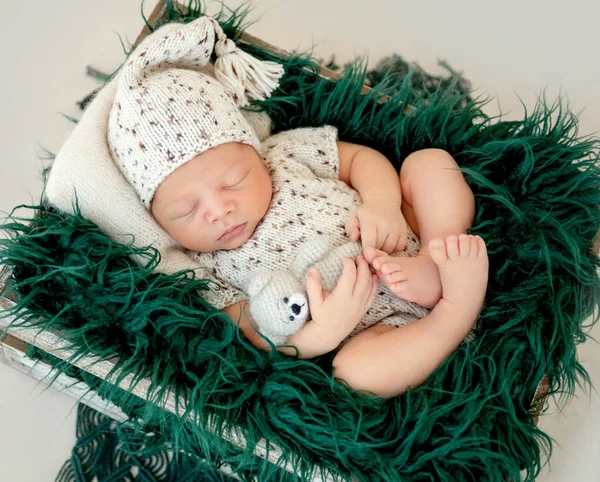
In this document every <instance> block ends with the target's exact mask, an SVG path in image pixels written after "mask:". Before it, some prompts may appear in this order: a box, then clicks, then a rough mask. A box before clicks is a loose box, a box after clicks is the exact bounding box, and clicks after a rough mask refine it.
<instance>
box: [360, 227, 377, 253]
mask: <svg viewBox="0 0 600 482" xmlns="http://www.w3.org/2000/svg"><path fill="white" fill-rule="evenodd" d="M360 237H361V239H362V247H363V251H364V250H365V249H366V248H367V247H368V246H373V247H374V248H378V246H377V225H376V224H374V223H368V224H366V223H364V224H363V223H361V226H360Z"/></svg>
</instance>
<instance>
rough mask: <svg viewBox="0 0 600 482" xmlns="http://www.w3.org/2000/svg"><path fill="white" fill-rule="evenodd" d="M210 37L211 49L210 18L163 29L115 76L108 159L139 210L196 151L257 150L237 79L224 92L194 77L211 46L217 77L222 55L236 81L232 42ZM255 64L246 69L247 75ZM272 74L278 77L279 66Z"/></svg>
mask: <svg viewBox="0 0 600 482" xmlns="http://www.w3.org/2000/svg"><path fill="white" fill-rule="evenodd" d="M216 28H218V29H220V27H218V26H217V27H216ZM217 34H218V35H219V37H220V38H219V41H218V42H217V44H216V45H215V22H214V20H212V19H211V18H210V17H200V18H199V19H197V20H195V21H193V22H191V23H189V24H179V23H173V24H168V25H165V26H163V27H162V28H160V29H158V30H157V31H156V32H154V33H153V34H152V35H150V36H148V37H147V38H146V39H144V41H143V42H142V43H141V44H140V45H139V46H138V47H137V49H136V50H135V51H134V53H133V54H132V55H131V56H130V58H129V59H128V60H127V63H126V64H125V65H124V66H123V69H122V71H121V73H120V79H119V84H118V88H117V93H116V96H115V100H114V104H113V106H112V109H111V112H110V118H109V125H108V141H109V146H110V151H111V154H112V156H113V157H114V159H115V162H116V163H117V165H118V166H119V169H120V170H121V172H122V173H123V175H124V176H125V178H126V179H127V180H128V181H129V183H130V184H131V185H132V186H133V187H134V189H135V190H136V192H137V194H138V196H139V197H140V199H141V201H142V203H143V204H144V206H145V207H146V208H149V207H150V203H151V202H152V198H153V196H154V193H155V192H156V189H157V188H158V186H159V185H160V184H161V183H162V181H164V180H165V179H166V178H167V176H168V175H169V174H171V173H172V172H173V171H174V170H175V169H177V168H178V167H180V166H181V165H183V164H184V163H186V162H188V161H189V160H191V159H193V158H194V157H195V156H197V155H198V154H200V153H202V152H204V151H206V150H208V149H210V148H212V147H216V146H219V145H221V144H225V143H228V142H240V143H244V144H248V145H251V146H253V147H254V148H255V149H258V148H259V144H260V143H259V140H258V138H257V136H256V134H255V133H254V131H253V130H252V128H251V127H250V125H249V124H248V122H247V121H246V119H245V118H244V116H243V115H242V113H241V111H240V109H239V107H238V105H240V104H241V101H240V99H241V95H242V94H240V93H239V92H236V91H235V90H234V87H235V86H236V85H238V84H240V82H238V83H236V80H237V79H233V80H232V81H231V82H229V83H228V85H227V87H226V86H225V85H223V83H222V82H221V81H219V80H216V79H215V78H213V77H210V76H208V75H205V74H203V73H201V72H200V69H202V68H203V67H204V66H206V65H207V64H208V63H209V61H210V58H211V54H212V53H213V49H215V50H216V51H217V54H218V55H219V58H218V60H217V66H216V68H215V75H216V76H217V78H218V79H221V80H225V79H226V77H227V76H226V75H224V74H223V73H222V66H220V65H219V63H218V62H219V60H221V59H222V58H223V57H233V58H234V60H233V62H234V63H235V65H234V67H236V68H237V70H236V69H235V68H233V70H232V71H233V72H235V74H236V75H237V76H238V77H239V76H241V73H242V71H243V68H244V65H243V61H244V60H241V61H240V60H239V59H238V57H239V55H236V54H238V52H239V51H238V50H237V48H236V47H235V44H234V43H233V42H232V41H230V40H228V39H226V38H225V37H224V35H223V33H222V31H220V30H218V31H217ZM240 55H241V54H240ZM244 55H246V57H245V59H248V58H251V57H250V56H249V55H247V54H244ZM236 62H237V63H236ZM240 62H242V64H241V65H240V64H239V63H240ZM253 62H259V61H258V60H256V59H254V60H253ZM230 63H231V62H230ZM267 64H269V63H267ZM270 64H273V65H275V66H277V64H275V63H274V62H271V63H270ZM220 67H221V68H220ZM261 67H262V65H251V69H254V70H259V69H260V68H261ZM279 69H280V72H279V75H280V74H282V73H283V68H281V66H279ZM230 70H231V69H230ZM244 82H249V81H248V80H247V79H245V80H244ZM230 84H231V85H232V86H234V87H231V86H230ZM274 85H276V84H274ZM238 86H239V85H238ZM242 92H243V87H242ZM244 102H246V100H245V98H244ZM242 105H243V104H242Z"/></svg>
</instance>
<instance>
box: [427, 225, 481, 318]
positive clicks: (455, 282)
mask: <svg viewBox="0 0 600 482" xmlns="http://www.w3.org/2000/svg"><path fill="white" fill-rule="evenodd" d="M429 253H430V254H431V258H432V259H433V261H434V262H435V263H436V264H437V266H438V269H439V271H440V278H441V280H442V300H440V303H441V302H442V301H443V300H446V302H449V303H450V304H451V309H452V310H453V311H454V310H457V311H459V312H460V313H461V316H462V317H463V318H467V319H469V320H470V322H474V321H475V320H476V319H477V316H478V315H479V311H480V310H481V307H482V305H483V300H484V298H485V292H486V289H487V282H488V256H487V249H486V247H485V243H484V241H483V239H481V238H480V237H479V236H471V235H466V234H461V235H460V236H458V237H457V236H448V238H447V239H446V241H444V240H442V239H433V240H432V241H431V242H430V243H429Z"/></svg>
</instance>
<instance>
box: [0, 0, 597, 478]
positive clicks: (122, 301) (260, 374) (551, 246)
mask: <svg viewBox="0 0 600 482" xmlns="http://www.w3.org/2000/svg"><path fill="white" fill-rule="evenodd" d="M171 14H172V18H173V19H181V15H179V14H178V13H177V12H176V11H175V10H173V9H172V10H171ZM195 14H196V15H197V14H199V11H196V12H195ZM240 21H241V19H240V16H239V15H237V14H236V13H235V12H234V14H233V15H232V17H231V18H230V19H229V20H228V22H229V23H228V25H234V24H235V25H239V22H240ZM249 50H251V51H252V52H253V53H254V54H255V55H258V56H260V57H262V58H272V56H271V55H269V54H266V53H265V52H262V51H261V50H260V49H257V48H249ZM284 63H285V67H286V76H285V77H284V80H283V83H282V85H281V88H280V89H278V91H277V92H276V93H275V95H274V96H273V97H272V98H271V99H269V100H268V101H266V102H263V103H262V105H263V106H264V108H265V109H266V110H267V112H268V113H269V114H270V115H271V116H272V117H273V119H274V122H275V126H276V129H277V130H282V129H289V128H294V127H300V126H308V125H323V124H332V125H335V126H336V127H338V129H339V134H340V138H341V139H343V140H347V141H353V142H357V143H362V144H365V145H369V146H373V147H376V148H377V149H379V150H380V151H381V152H383V153H384V154H386V155H387V156H388V157H389V159H390V160H391V161H392V162H393V163H394V166H395V167H396V168H399V167H400V165H401V164H402V160H403V159H404V158H405V157H406V156H407V155H408V154H409V153H411V152H413V151H416V150H418V149H422V148H426V147H437V148H442V149H446V150H448V151H449V152H450V153H452V154H453V155H454V157H455V158H456V160H457V161H458V163H459V164H460V165H461V166H462V167H463V168H464V171H465V173H466V177H467V180H468V182H469V184H470V185H471V187H472V189H473V191H474V193H475V197H476V201H477V213H476V219H475V222H474V225H473V228H472V232H473V233H475V234H479V235H481V236H482V237H483V238H484V239H485V241H486V243H487V246H488V251H489V254H490V263H491V273H490V284H489V289H488V294H487V298H486V306H485V308H484V310H483V312H482V314H481V318H480V322H479V328H480V329H479V336H478V338H477V339H476V341H474V342H472V343H469V344H466V345H462V346H461V347H459V348H458V349H457V350H456V351H455V353H453V354H452V355H451V356H450V357H449V359H448V360H447V361H446V362H445V363H444V364H443V365H442V366H441V367H440V368H439V369H438V370H436V371H435V372H434V373H433V374H432V375H431V376H430V377H429V379H428V380H427V381H426V383H424V384H423V385H422V386H421V387H419V388H417V389H415V390H411V391H409V392H408V393H407V394H405V395H403V396H401V397H397V398H395V399H393V400H381V399H376V398H371V397H367V396H364V395H361V394H360V393H357V392H354V391H352V390H349V389H347V388H344V387H343V386H342V385H341V384H339V383H336V382H335V381H334V380H333V378H332V377H331V355H329V356H324V357H321V358H319V359H317V360H314V361H301V360H295V359H291V358H287V357H285V356H282V355H279V354H268V353H264V352H261V351H259V350H256V349H255V348H253V347H252V346H251V345H250V344H248V343H247V342H246V341H245V339H244V338H243V335H241V333H240V332H239V330H237V329H236V328H235V327H234V326H233V324H232V323H231V322H230V320H229V319H228V318H227V317H226V316H225V315H223V314H221V313H219V312H218V311H217V310H215V309H214V308H213V307H211V306H209V305H208V304H207V303H205V302H204V301H202V299H201V298H200V297H199V296H198V295H197V291H198V290H204V289H206V288H207V287H206V284H205V283H204V282H203V281H202V280H195V279H189V278H187V277H186V273H179V274H176V275H172V276H165V275H160V274H153V273H152V268H153V267H154V266H155V263H156V261H157V258H158V253H157V252H156V251H155V250H153V249H151V248H147V249H144V250H134V248H132V247H131V246H125V245H122V244H118V243H114V242H112V241H110V240H109V239H108V238H107V237H106V236H104V235H103V234H102V233H101V232H100V230H99V229H98V228H97V227H96V226H95V225H93V224H92V223H90V222H89V221H87V220H85V219H83V218H82V217H81V216H80V215H75V216H67V215H64V214H61V213H59V212H56V211H54V210H52V209H50V208H48V207H46V206H29V207H26V208H27V209H30V210H31V211H32V213H31V214H30V215H27V216H25V219H22V218H21V219H17V220H15V222H9V223H7V224H5V225H4V226H3V229H4V231H5V232H7V233H9V234H11V235H12V236H11V239H9V240H6V241H1V243H2V245H1V247H2V251H1V253H0V263H3V264H7V265H10V266H12V267H13V268H14V273H15V278H16V280H17V284H16V287H15V288H16V292H17V294H18V296H19V304H18V306H17V307H16V308H15V309H14V310H13V311H14V312H15V313H16V314H18V316H19V317H20V318H19V323H22V324H27V323H32V324H34V325H36V326H39V327H40V328H44V329H48V328H52V329H57V330H62V331H63V337H64V338H65V339H66V340H68V341H70V342H71V344H72V346H73V347H74V348H75V350H76V353H75V354H74V355H73V357H71V361H73V360H75V359H77V358H78V357H81V356H85V355H88V354H90V353H94V354H96V355H99V356H100V357H102V358H112V357H113V356H114V354H118V355H119V361H118V363H117V370H116V372H117V373H118V374H119V376H120V377H124V376H126V375H127V374H129V373H136V374H137V375H138V380H139V378H141V377H150V378H151V380H152V392H151V397H150V398H151V400H150V401H149V403H146V402H143V401H140V400H139V399H136V398H135V397H132V396H131V395H129V394H127V393H126V392H123V391H122V390H119V389H116V388H113V387H111V386H110V385H108V384H107V383H104V382H101V381H98V380H96V382H94V383H93V384H92V386H93V387H94V388H97V389H98V390H99V391H100V393H101V394H102V395H103V396H105V397H106V398H108V399H110V400H112V401H113V402H115V403H117V405H119V406H122V407H123V408H124V410H125V411H126V412H127V413H130V414H134V413H135V414H136V416H139V417H140V418H141V419H142V421H144V422H146V423H147V424H148V425H149V426H151V427H152V429H153V430H155V431H156V432H157V433H159V434H160V435H161V437H164V439H165V440H170V441H171V442H172V443H173V444H174V447H175V448H176V449H177V448H179V449H183V450H186V451H189V452H191V453H195V454H201V455H206V454H207V453H210V454H212V455H211V457H212V460H214V461H223V460H227V461H229V460H233V465H234V466H235V468H237V469H239V470H240V471H241V472H242V473H245V474H247V473H248V472H244V470H243V469H248V468H249V467H257V463H258V464H259V465H258V467H260V477H259V480H261V481H267V480H281V471H280V470H279V469H278V468H277V467H275V466H273V465H269V464H266V463H260V462H257V459H256V457H254V456H253V455H252V446H253V444H254V443H256V442H258V440H259V439H260V438H262V437H264V438H266V439H267V440H271V441H272V442H273V443H275V444H277V445H278V446H280V447H281V448H283V450H284V454H285V455H284V456H283V458H282V462H283V461H288V462H291V463H292V464H293V465H294V466H298V465H299V464H300V462H301V463H302V467H303V468H304V469H303V471H302V477H303V478H304V479H307V478H308V477H309V475H310V474H309V472H310V470H309V468H310V467H311V466H314V468H315V469H316V470H320V469H324V468H326V469H328V470H330V471H332V472H333V473H334V474H338V475H340V476H341V477H344V478H348V477H349V476H350V475H351V474H353V475H355V476H357V477H358V478H359V479H360V480H366V481H374V480H390V481H400V480H402V481H444V480H453V481H454V480H465V481H466V480H474V481H487V480H489V481H498V482H500V481H505V480H506V479H507V478H508V477H510V476H512V477H514V478H515V479H516V480H519V479H521V478H524V479H525V480H529V481H533V480H534V478H535V476H536V474H537V473H538V472H539V469H540V464H541V462H542V459H543V457H542V452H543V451H549V449H550V439H549V438H548V437H547V436H546V435H545V434H544V433H543V432H541V431H540V430H539V429H537V428H536V426H535V425H534V423H533V419H532V416H531V415H530V413H529V412H528V408H529V406H530V403H531V399H532V396H533V394H534V391H535V389H536V386H537V384H538V382H539V380H540V379H541V378H542V376H543V375H544V374H549V375H550V376H551V377H552V380H553V387H552V389H553V391H554V392H561V393H564V394H566V395H570V394H572V393H573V391H574V388H575V385H576V383H581V382H588V378H587V374H586V372H585V370H584V369H583V367H582V366H581V364H580V363H579V362H578V361H577V357H576V344H577V343H579V342H582V341H584V340H585V338H586V335H585V331H584V327H583V322H584V320H585V319H586V318H587V317H589V316H590V315H592V314H593V312H594V308H596V307H597V306H598V303H599V295H600V290H599V288H600V280H599V278H598V276H597V273H596V268H597V267H598V265H599V259H598V257H597V256H595V255H594V254H593V253H592V252H591V250H590V248H591V245H592V240H593V239H594V237H595V235H596V233H597V232H598V230H599V228H600V212H599V210H598V205H599V204H600V191H599V189H598V187H599V186H600V168H599V167H598V166H597V165H596V164H595V163H596V162H597V161H598V157H599V152H598V148H599V147H600V145H599V142H598V140H597V139H593V138H578V137H577V119H576V118H575V116H574V115H573V114H572V113H571V112H570V111H569V110H568V109H566V108H564V107H563V101H562V100H561V99H559V100H558V101H557V102H556V103H555V104H553V105H551V106H548V105H547V104H546V102H545V101H544V100H540V102H539V103H538V105H537V106H536V107H535V109H534V111H533V112H531V113H528V114H526V116H525V118H524V119H523V120H522V121H510V122H508V121H502V120H501V119H492V118H489V117H488V116H486V115H485V114H484V113H483V112H482V110H481V108H482V106H483V105H484V103H485V101H480V100H473V99H471V98H470V97H468V96H467V94H460V93H457V92H458V90H457V89H451V88H448V89H441V88H438V89H435V90H433V91H431V92H427V89H420V88H415V87H414V86H412V85H411V74H410V73H409V75H408V76H406V77H404V78H392V77H385V78H384V79H383V81H382V82H381V83H380V84H378V85H376V86H375V88H374V89H373V91H372V92H371V93H370V94H368V95H365V96H363V95H361V94H360V91H361V87H362V84H363V82H364V80H365V77H366V69H365V68H363V67H361V66H356V67H355V68H354V69H350V70H349V71H347V72H346V74H345V76H344V78H343V79H342V80H340V81H339V82H336V83H332V82H328V81H324V80H322V79H320V78H319V77H318V76H316V75H315V72H316V70H317V64H316V62H315V61H314V60H312V59H310V58H306V57H302V56H295V57H292V58H290V59H286V60H284ZM383 94H389V95H390V96H391V98H390V99H389V100H388V101H387V102H386V103H378V102H377V99H379V97H380V96H381V95H383ZM409 104H410V105H413V106H415V107H416V111H415V112H413V113H411V114H409V115H407V114H405V113H404V106H406V105H409ZM18 220H20V221H32V222H33V223H34V227H28V226H25V225H23V224H20V223H19V222H16V221H18ZM133 252H138V253H139V252H143V253H144V254H145V256H146V259H147V260H148V261H147V263H146V265H145V266H137V265H135V264H133V262H132V261H131V260H130V257H129V256H130V255H131V254H132V253H133ZM31 314H33V315H35V316H39V317H41V319H40V320H39V321H36V322H30V321H29V320H28V319H27V317H28V316H29V315H31ZM63 366H64V365H63ZM83 377H84V378H87V379H88V381H89V382H90V383H91V379H92V377H89V376H86V375H83ZM167 388H171V389H172V390H174V392H175V394H176V395H177V396H183V397H185V400H186V402H187V410H188V412H187V413H188V415H189V416H190V417H192V418H193V420H194V423H189V422H187V421H185V420H184V419H183V418H182V419H177V418H175V417H173V416H171V415H169V414H166V413H165V412H164V411H161V410H160V409H158V408H155V407H154V406H153V405H152V404H154V403H159V402H160V401H161V400H162V399H163V398H164V396H165V391H166V389H167ZM209 414H210V415H211V416H214V417H215V419H216V420H217V421H218V422H219V423H223V424H226V425H227V426H233V425H237V426H240V427H241V428H242V433H243V434H244V436H245V437H246V439H247V440H248V442H249V448H248V449H246V450H244V451H241V450H237V449H232V447H231V446H230V445H229V443H228V442H225V441H222V440H220V439H218V438H217V437H215V436H214V435H211V434H210V433H208V432H207V431H206V430H205V428H204V427H205V426H206V421H207V417H208V415H209ZM521 470H523V471H524V472H523V474H524V475H523V476H522V477H521V475H520V471H521Z"/></svg>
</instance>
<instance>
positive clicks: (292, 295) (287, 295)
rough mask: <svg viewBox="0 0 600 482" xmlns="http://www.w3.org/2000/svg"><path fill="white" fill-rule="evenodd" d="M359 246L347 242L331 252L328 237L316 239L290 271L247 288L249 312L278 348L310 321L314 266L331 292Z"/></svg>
mask: <svg viewBox="0 0 600 482" xmlns="http://www.w3.org/2000/svg"><path fill="white" fill-rule="evenodd" d="M360 253H361V245H360V243H355V242H348V243H346V244H343V245H341V246H338V247H337V248H333V249H331V248H330V246H329V241H328V239H327V238H326V237H325V236H314V237H313V238H311V239H309V240H308V241H307V242H306V243H305V244H304V245H303V246H302V247H301V248H300V249H299V250H298V254H297V256H296V260H295V263H294V265H293V266H292V267H291V269H290V270H277V271H268V272H263V273H259V274H257V275H256V276H254V277H253V278H252V279H251V280H250V282H249V284H248V287H247V289H246V293H247V294H248V296H249V303H250V313H251V314H252V317H253V318H254V321H256V323H257V325H258V327H259V331H260V332H261V333H262V334H263V335H264V336H266V337H267V338H269V339H270V340H271V341H272V342H273V343H275V344H276V345H280V344H284V343H285V342H286V340H287V339H288V337H290V336H291V335H293V334H294V333H296V332H297V331H299V330H300V329H301V328H302V326H304V324H305V323H306V321H307V320H309V319H310V310H309V306H308V297H307V293H306V278H307V274H308V270H309V269H310V268H311V267H314V268H315V269H316V270H317V271H318V272H319V275H320V276H321V282H322V285H323V289H324V290H326V291H329V292H331V291H332V290H333V288H335V285H336V284H337V280H338V278H339V277H340V276H341V274H342V270H343V264H342V257H343V256H346V257H348V258H352V259H355V258H356V257H357V256H358V255H359V254H360Z"/></svg>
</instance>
